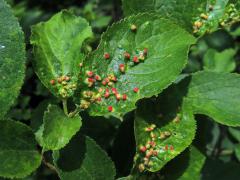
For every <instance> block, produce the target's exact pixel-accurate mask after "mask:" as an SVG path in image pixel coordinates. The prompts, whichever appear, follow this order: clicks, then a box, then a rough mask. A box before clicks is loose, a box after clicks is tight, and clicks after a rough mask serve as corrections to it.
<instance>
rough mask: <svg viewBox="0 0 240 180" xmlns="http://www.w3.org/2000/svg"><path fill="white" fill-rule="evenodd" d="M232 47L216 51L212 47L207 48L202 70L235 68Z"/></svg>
mask: <svg viewBox="0 0 240 180" xmlns="http://www.w3.org/2000/svg"><path fill="white" fill-rule="evenodd" d="M235 54H236V51H235V50H234V49H226V50H224V51H222V52H217V51H216V50H214V49H209V50H208V51H207V52H206V54H205V55H204V58H203V64H204V70H210V71H214V72H232V71H233V70H234V69H235V68H236V63H235V61H234V55H235Z"/></svg>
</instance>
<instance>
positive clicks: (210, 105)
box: [185, 71, 240, 126]
mask: <svg viewBox="0 0 240 180" xmlns="http://www.w3.org/2000/svg"><path fill="white" fill-rule="evenodd" d="M239 89H240V75H239V74H230V73H217V72H204V71H202V72H198V73H195V74H194V75H193V77H192V81H191V83H190V87H189V91H188V95H187V98H186V99H185V100H186V103H187V104H189V106H191V107H192V109H193V111H194V113H195V114H204V115H207V116H210V117H211V118H213V119H214V120H215V121H217V122H219V123H221V124H224V125H228V126H239V125H240V121H239V119H240V114H239V109H240V99H239V97H240V91H239Z"/></svg>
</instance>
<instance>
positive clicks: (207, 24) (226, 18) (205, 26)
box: [193, 4, 240, 34]
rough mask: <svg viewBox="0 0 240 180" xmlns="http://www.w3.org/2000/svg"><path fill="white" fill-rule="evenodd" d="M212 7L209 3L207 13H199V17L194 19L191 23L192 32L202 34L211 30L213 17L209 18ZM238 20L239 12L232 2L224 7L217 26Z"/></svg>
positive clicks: (213, 24) (227, 24)
mask: <svg viewBox="0 0 240 180" xmlns="http://www.w3.org/2000/svg"><path fill="white" fill-rule="evenodd" d="M213 9H214V7H213V6H212V5H209V8H208V12H207V13H201V14H200V16H199V17H197V18H196V21H195V22H194V23H193V32H194V33H195V34H203V33H205V32H211V31H212V28H215V23H214V22H213V21H214V19H213V20H212V21H211V20H210V19H209V16H210V13H211V11H213ZM239 20H240V12H239V11H238V10H237V8H236V7H235V5H234V4H229V5H228V6H227V7H226V8H225V12H224V15H223V17H222V18H221V19H219V20H218V23H219V26H222V27H228V26H231V25H232V24H233V23H236V22H238V21H239Z"/></svg>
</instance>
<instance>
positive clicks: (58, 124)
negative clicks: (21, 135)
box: [36, 105, 82, 150]
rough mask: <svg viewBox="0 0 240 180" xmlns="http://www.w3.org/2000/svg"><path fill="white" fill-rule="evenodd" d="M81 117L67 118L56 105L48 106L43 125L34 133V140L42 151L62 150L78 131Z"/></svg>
mask: <svg viewBox="0 0 240 180" xmlns="http://www.w3.org/2000/svg"><path fill="white" fill-rule="evenodd" d="M81 125H82V122H81V117H80V116H79V115H76V116H75V117H72V118H70V117H67V116H66V115H65V114H64V112H63V111H62V110H61V109H60V108H59V107H58V106H56V105H49V106H48V110H47V111H46V112H45V113H44V117H43V125H42V126H41V127H40V128H39V130H38V131H37V132H36V138H37V140H38V141H39V144H41V146H42V147H43V149H44V150H58V149H61V148H63V147H64V146H65V145H66V144H67V143H68V142H69V141H70V139H71V138H72V137H73V136H74V135H75V134H76V133H77V132H78V131H79V129H80V127H81Z"/></svg>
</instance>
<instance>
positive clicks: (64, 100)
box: [62, 99, 68, 116]
mask: <svg viewBox="0 0 240 180" xmlns="http://www.w3.org/2000/svg"><path fill="white" fill-rule="evenodd" d="M62 102H63V111H64V113H65V114H66V115H67V116H68V108H67V99H63V100H62Z"/></svg>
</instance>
